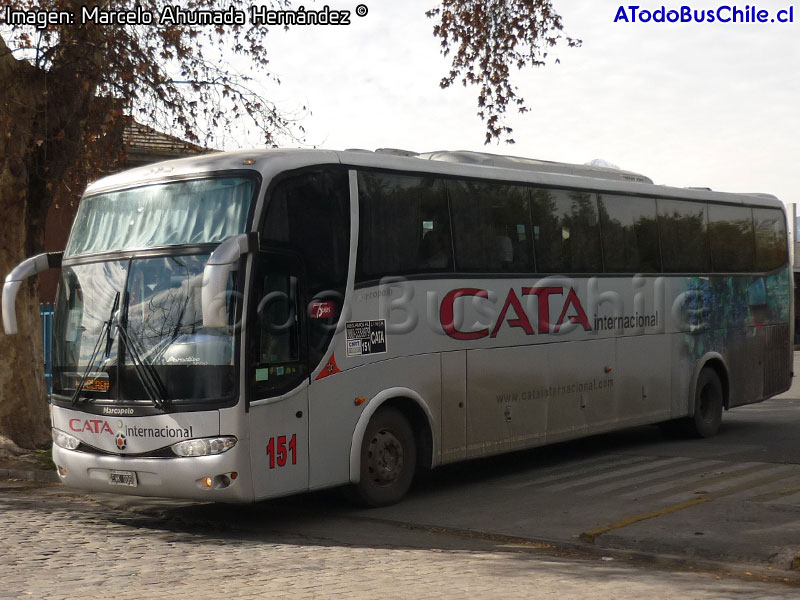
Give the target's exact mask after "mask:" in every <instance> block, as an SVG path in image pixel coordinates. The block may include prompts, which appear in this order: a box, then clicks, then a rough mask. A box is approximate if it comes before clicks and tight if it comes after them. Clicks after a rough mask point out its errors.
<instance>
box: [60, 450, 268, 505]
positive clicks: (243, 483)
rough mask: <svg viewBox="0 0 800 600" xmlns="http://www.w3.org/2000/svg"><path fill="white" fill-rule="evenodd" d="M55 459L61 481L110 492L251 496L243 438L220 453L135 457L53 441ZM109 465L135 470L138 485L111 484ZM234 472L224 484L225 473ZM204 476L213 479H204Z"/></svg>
mask: <svg viewBox="0 0 800 600" xmlns="http://www.w3.org/2000/svg"><path fill="white" fill-rule="evenodd" d="M53 462H54V463H55V464H56V467H58V471H59V477H60V478H61V481H62V483H64V485H68V486H70V487H74V488H78V489H83V490H90V491H95V492H106V493H111V494H126V495H132V496H158V497H165V498H182V499H187V500H205V501H213V502H234V503H243V502H252V501H253V499H254V495H253V484H252V480H251V478H250V475H249V472H250V452H249V448H248V444H247V441H246V440H239V442H238V443H237V444H236V446H234V447H233V448H231V449H230V450H228V451H227V452H224V453H222V454H217V455H214V456H189V457H175V458H137V457H127V456H116V455H106V454H94V453H88V452H77V451H74V450H65V449H64V448H61V447H60V446H56V445H55V444H53ZM112 471H133V472H135V473H136V479H137V485H136V487H129V486H124V485H112V484H111V472H112ZM233 472H235V473H237V477H236V478H235V479H233V480H231V481H230V484H229V485H227V486H224V487H223V486H222V484H218V482H220V481H222V480H223V478H222V476H223V475H229V474H230V473H233ZM206 477H210V478H212V480H213V481H214V482H215V483H214V485H212V487H211V488H210V489H207V488H205V487H204V486H203V485H202V480H203V479H204V478H206ZM229 479H230V478H229Z"/></svg>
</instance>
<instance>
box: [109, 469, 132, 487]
mask: <svg viewBox="0 0 800 600" xmlns="http://www.w3.org/2000/svg"><path fill="white" fill-rule="evenodd" d="M108 483H109V484H111V485H127V486H128V487H136V486H137V484H138V482H137V481H136V472H135V471H111V478H110V479H109V480H108Z"/></svg>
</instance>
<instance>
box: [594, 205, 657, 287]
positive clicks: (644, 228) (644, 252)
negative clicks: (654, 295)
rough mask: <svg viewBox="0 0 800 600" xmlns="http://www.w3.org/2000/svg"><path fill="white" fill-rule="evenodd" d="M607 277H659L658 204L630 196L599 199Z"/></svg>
mask: <svg viewBox="0 0 800 600" xmlns="http://www.w3.org/2000/svg"><path fill="white" fill-rule="evenodd" d="M599 208H600V229H601V232H602V235H603V262H604V265H605V271H606V273H657V272H659V271H660V270H661V263H660V260H659V256H658V229H657V228H656V201H655V199H652V198H636V197H631V196H607V195H602V196H600V197H599Z"/></svg>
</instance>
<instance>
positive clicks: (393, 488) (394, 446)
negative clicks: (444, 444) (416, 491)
mask: <svg viewBox="0 0 800 600" xmlns="http://www.w3.org/2000/svg"><path fill="white" fill-rule="evenodd" d="M416 464H417V447H416V443H415V441H414V432H413V431H412V430H411V426H410V425H409V423H408V419H406V418H405V416H403V413H401V412H400V411H398V410H397V409H395V408H392V407H385V408H381V409H379V410H378V411H377V412H376V413H375V414H374V415H373V416H372V419H371V420H370V422H369V425H367V429H366V431H365V432H364V439H363V440H362V442H361V480H360V481H359V482H358V484H356V487H355V492H356V495H357V496H358V499H359V500H360V501H361V502H362V503H363V504H365V505H366V506H371V507H376V506H387V505H389V504H394V503H396V502H398V501H399V500H400V499H401V498H402V497H403V496H405V495H406V492H408V489H409V488H410V487H411V481H412V480H413V479H414V470H415V468H416Z"/></svg>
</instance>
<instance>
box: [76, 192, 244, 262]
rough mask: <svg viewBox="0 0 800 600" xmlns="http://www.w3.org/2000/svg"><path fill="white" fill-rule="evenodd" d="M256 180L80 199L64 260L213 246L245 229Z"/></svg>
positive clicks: (115, 193)
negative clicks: (160, 248) (182, 246)
mask: <svg viewBox="0 0 800 600" xmlns="http://www.w3.org/2000/svg"><path fill="white" fill-rule="evenodd" d="M255 188H256V181H255V179H253V178H251V177H218V178H213V179H198V180H192V181H174V182H170V183H162V184H157V185H148V186H144V187H138V188H134V189H130V190H123V191H119V192H111V193H108V194H99V195H96V196H88V197H86V198H84V199H83V200H81V203H80V206H79V207H78V214H77V215H76V216H75V223H74V225H73V227H72V234H71V236H70V239H69V243H68V244H67V249H66V251H65V254H64V256H65V257H69V256H75V255H79V254H91V253H95V252H106V251H110V250H134V249H141V248H151V247H157V246H172V245H178V244H204V243H217V242H221V241H223V240H224V239H225V238H227V237H230V236H232V235H236V234H238V233H242V232H244V230H245V226H246V224H247V215H248V212H249V210H250V203H251V200H252V199H253V195H254V191H255Z"/></svg>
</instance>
